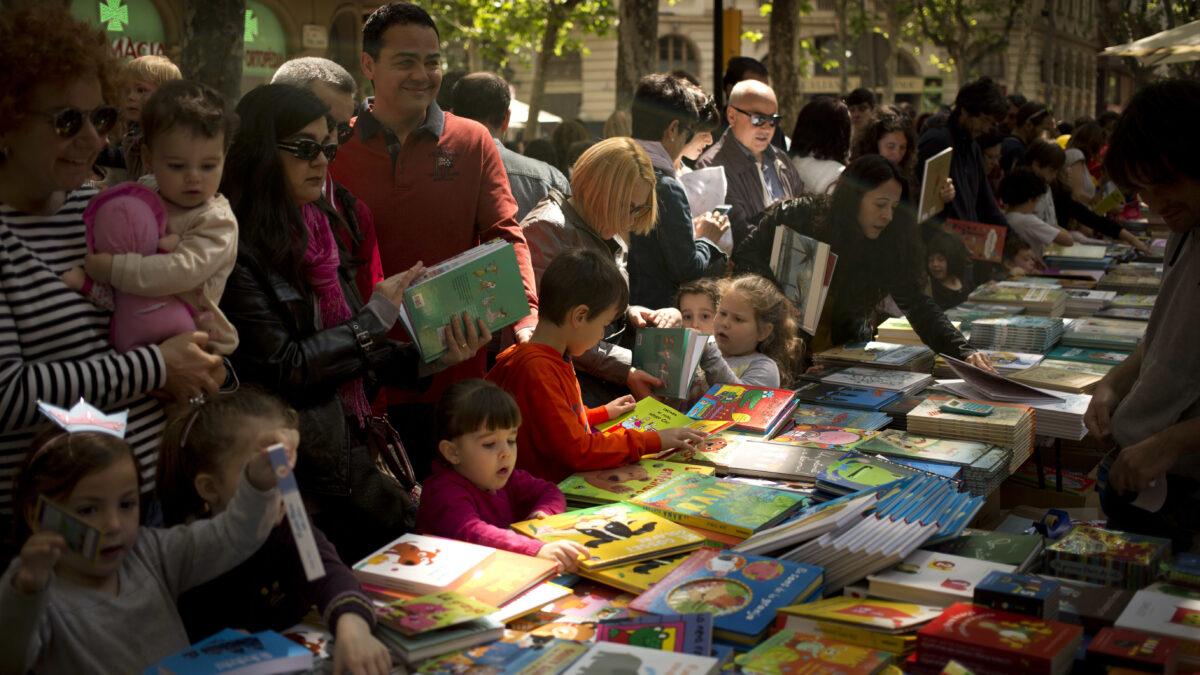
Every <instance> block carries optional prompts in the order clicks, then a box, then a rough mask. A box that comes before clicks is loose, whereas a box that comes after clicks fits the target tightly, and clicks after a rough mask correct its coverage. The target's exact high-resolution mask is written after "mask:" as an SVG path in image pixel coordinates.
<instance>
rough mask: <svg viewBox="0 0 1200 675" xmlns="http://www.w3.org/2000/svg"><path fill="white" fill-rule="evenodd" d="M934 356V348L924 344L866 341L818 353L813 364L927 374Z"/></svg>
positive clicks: (814, 356)
mask: <svg viewBox="0 0 1200 675" xmlns="http://www.w3.org/2000/svg"><path fill="white" fill-rule="evenodd" d="M933 356H934V354H933V350H931V349H929V348H928V347H924V346H917V345H899V344H893V343H890V342H866V343H859V344H848V345H842V346H840V347H834V348H832V349H826V350H825V351H823V352H817V353H816V354H814V355H813V363H814V364H815V365H818V366H829V367H842V368H844V367H847V366H871V367H873V368H884V369H886V370H910V371H913V372H915V373H928V372H929V370H930V368H932V367H933Z"/></svg>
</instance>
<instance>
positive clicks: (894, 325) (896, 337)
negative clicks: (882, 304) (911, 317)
mask: <svg viewBox="0 0 1200 675" xmlns="http://www.w3.org/2000/svg"><path fill="white" fill-rule="evenodd" d="M950 323H951V325H953V326H954V328H955V329H956V330H961V329H962V322H961V321H955V320H951V321H950ZM877 337H878V339H879V341H880V342H894V343H896V344H899V345H915V346H918V347H920V346H922V345H924V344H925V343H924V342H921V338H920V337H918V336H917V331H916V330H914V329H913V327H912V324H911V323H909V322H908V319H907V318H906V317H902V316H901V317H891V318H888V319H886V320H884V322H883V323H881V324H879V328H878V331H877Z"/></svg>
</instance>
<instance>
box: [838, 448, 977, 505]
mask: <svg viewBox="0 0 1200 675" xmlns="http://www.w3.org/2000/svg"><path fill="white" fill-rule="evenodd" d="M919 473H921V472H920V471H918V470H916V469H913V468H912V467H908V466H905V465H903V464H900V463H898V462H894V461H892V460H890V459H888V458H886V457H877V456H871V455H864V454H861V453H857V452H847V453H844V454H842V456H841V457H838V458H837V459H835V460H833V461H832V462H830V463H829V464H826V465H825V468H824V469H822V470H821V473H819V474H817V494H818V495H819V496H822V497H837V496H845V495H850V494H854V493H856V492H861V491H862V490H870V489H874V488H877V487H880V486H883V485H887V484H888V483H892V482H894V481H897V480H900V479H901V478H908V477H909V476H915V475H917V474H919ZM956 487H957V485H956Z"/></svg>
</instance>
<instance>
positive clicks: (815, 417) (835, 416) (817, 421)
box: [792, 403, 892, 431]
mask: <svg viewBox="0 0 1200 675" xmlns="http://www.w3.org/2000/svg"><path fill="white" fill-rule="evenodd" d="M792 422H794V423H796V424H812V425H817V426H826V427H842V428H845V429H863V430H864V431H877V430H879V429H882V428H884V427H885V426H887V425H889V424H891V423H892V418H891V417H889V416H887V415H885V414H883V413H879V412H868V411H864V410H855V409H853V408H835V407H833V406H822V405H817V404H815V403H801V404H800V405H798V406H796V409H795V410H794V411H792Z"/></svg>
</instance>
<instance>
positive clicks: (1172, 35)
mask: <svg viewBox="0 0 1200 675" xmlns="http://www.w3.org/2000/svg"><path fill="white" fill-rule="evenodd" d="M1100 53H1101V54H1102V55H1104V56H1132V57H1134V58H1136V59H1137V60H1138V61H1140V62H1141V63H1142V65H1144V66H1157V65H1159V64H1163V63H1183V62H1185V61H1200V21H1193V22H1191V23H1189V24H1184V25H1182V26H1178V27H1176V28H1172V29H1171V30H1164V31H1163V32H1161V33H1155V34H1154V35H1151V36H1149V37H1144V38H1142V39H1140V40H1134V41H1133V42H1126V43H1125V44H1123V45H1117V46H1115V47H1109V48H1108V49H1105V50H1104V51H1102V52H1100Z"/></svg>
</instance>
